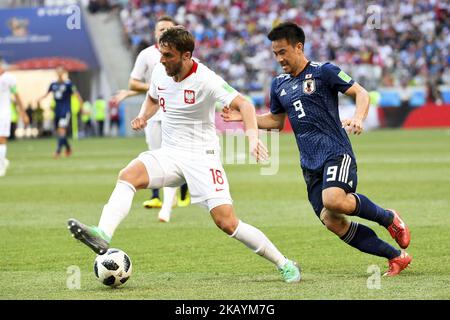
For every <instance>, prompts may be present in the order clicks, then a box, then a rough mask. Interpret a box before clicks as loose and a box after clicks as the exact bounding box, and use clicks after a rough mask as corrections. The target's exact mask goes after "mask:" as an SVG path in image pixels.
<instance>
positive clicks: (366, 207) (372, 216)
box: [352, 193, 394, 228]
mask: <svg viewBox="0 0 450 320" xmlns="http://www.w3.org/2000/svg"><path fill="white" fill-rule="evenodd" d="M352 194H353V196H355V199H356V208H355V212H354V213H353V214H352V215H354V216H358V217H360V218H363V219H367V220H370V221H374V222H377V223H378V224H380V225H382V226H383V227H385V228H387V227H389V226H390V225H391V224H392V221H393V220H394V214H393V213H392V212H391V211H389V210H386V209H383V208H381V207H379V206H377V205H376V204H375V203H373V202H372V201H370V200H369V198H367V197H366V196H365V195H363V194H359V193H352Z"/></svg>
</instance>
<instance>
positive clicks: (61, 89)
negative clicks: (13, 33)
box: [38, 67, 83, 159]
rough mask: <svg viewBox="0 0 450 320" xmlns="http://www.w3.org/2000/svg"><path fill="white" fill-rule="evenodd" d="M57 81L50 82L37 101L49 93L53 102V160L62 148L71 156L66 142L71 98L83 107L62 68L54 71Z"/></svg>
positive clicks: (70, 112)
mask: <svg viewBox="0 0 450 320" xmlns="http://www.w3.org/2000/svg"><path fill="white" fill-rule="evenodd" d="M56 74H57V76H58V80H57V81H55V82H52V83H51V84H50V87H49V88H48V91H47V93H46V94H45V95H43V96H42V97H41V98H39V99H38V103H40V101H41V100H43V99H44V98H45V97H47V95H48V94H49V93H50V92H51V93H53V98H54V101H55V110H54V112H55V118H54V123H55V129H56V133H57V138H58V143H57V148H56V151H55V154H54V156H53V157H54V158H55V159H58V158H59V157H60V156H61V151H62V148H63V147H65V148H66V151H65V155H66V156H67V157H68V156H70V155H71V154H72V148H71V147H70V144H69V141H68V140H67V131H68V129H69V127H70V119H71V114H72V107H71V97H72V94H74V95H76V97H77V99H78V101H79V103H80V106H82V105H83V99H82V98H81V96H80V94H79V93H78V91H77V90H76V88H75V86H74V85H73V84H72V82H71V81H70V79H66V78H65V74H66V71H65V70H64V68H63V67H58V68H57V69H56Z"/></svg>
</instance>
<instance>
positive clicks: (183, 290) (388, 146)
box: [0, 130, 450, 299]
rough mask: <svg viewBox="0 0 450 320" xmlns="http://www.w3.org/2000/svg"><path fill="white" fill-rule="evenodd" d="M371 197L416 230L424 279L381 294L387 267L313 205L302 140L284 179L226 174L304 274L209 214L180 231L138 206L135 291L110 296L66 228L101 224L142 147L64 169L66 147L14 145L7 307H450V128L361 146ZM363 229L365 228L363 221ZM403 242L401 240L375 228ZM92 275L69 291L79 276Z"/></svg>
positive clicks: (119, 148)
mask: <svg viewBox="0 0 450 320" xmlns="http://www.w3.org/2000/svg"><path fill="white" fill-rule="evenodd" d="M352 142H353V146H354V150H355V153H356V157H357V161H358V169H359V175H358V178H359V179H358V181H359V182H358V192H360V193H363V194H365V195H367V196H368V197H369V198H370V199H372V200H373V201H374V202H376V203H377V204H379V205H381V206H384V207H387V208H395V209H397V210H399V211H400V213H402V216H403V217H404V219H405V221H406V222H407V223H408V225H409V226H410V229H411V232H412V241H411V245H410V248H409V249H408V252H409V253H410V254H411V255H412V256H413V258H414V260H413V263H412V267H410V268H408V269H406V270H405V271H404V272H403V273H402V274H401V275H400V276H398V277H395V278H389V279H386V278H382V279H381V288H380V289H368V287H367V281H368V277H370V276H371V274H370V273H368V272H367V269H368V267H369V266H371V265H376V266H378V267H379V268H380V271H381V273H383V272H384V271H385V270H386V268H387V261H386V260H385V259H383V258H379V257H375V256H370V255H367V254H363V253H361V252H359V251H357V250H355V249H353V248H351V247H350V246H348V245H346V244H345V243H343V242H342V241H340V240H339V239H338V238H337V237H336V236H335V235H333V234H332V233H330V232H328V231H327V230H326V229H325V227H324V226H322V224H321V223H320V222H319V220H318V219H317V218H316V216H315V214H314V212H313V211H312V208H311V207H310V205H309V203H308V201H307V194H306V186H305V183H304V181H303V177H302V175H301V171H300V168H299V165H298V152H297V149H296V145H295V141H294V138H293V136H292V135H282V136H281V137H280V169H279V172H278V174H277V175H272V176H262V175H260V174H259V167H257V166H254V165H253V166H249V165H239V166H238V165H227V166H226V167H225V168H226V171H227V175H228V179H229V182H230V185H231V192H232V196H233V198H234V203H235V209H236V212H237V214H238V216H239V217H240V218H241V219H242V220H243V221H245V222H247V223H250V224H252V225H255V226H257V227H258V228H260V229H261V230H262V231H263V232H265V234H266V235H267V236H268V237H269V238H270V239H271V240H272V241H273V242H274V243H275V244H276V246H277V247H278V248H279V249H280V250H281V251H282V252H283V253H284V254H286V255H287V256H288V257H290V258H293V259H295V260H297V261H298V262H299V263H300V265H301V267H302V271H303V272H302V276H303V280H302V281H301V282H300V283H299V284H285V283H283V282H282V281H281V279H280V276H279V274H278V273H277V271H276V270H275V268H274V266H273V265H272V264H270V263H269V262H267V261H265V260H264V259H262V258H260V257H259V256H257V255H255V254H253V253H252V252H251V251H249V249H247V248H246V247H245V246H244V245H242V244H241V243H239V242H237V241H236V240H234V239H229V238H228V237H227V235H225V234H224V233H222V232H221V231H220V230H219V229H218V228H217V227H215V225H214V223H213V222H212V220H211V218H210V217H209V215H208V213H207V212H206V211H205V210H204V209H202V208H200V207H198V206H194V205H191V206H189V207H187V208H175V209H174V211H173V216H172V221H171V222H170V223H169V224H162V223H160V222H158V221H157V213H158V210H157V209H151V210H148V209H144V208H142V206H141V204H142V202H143V201H144V200H145V199H146V198H147V197H148V196H149V194H150V192H149V191H140V192H138V193H137V195H136V196H135V199H134V202H133V207H132V210H131V213H130V214H129V215H128V217H127V218H126V219H125V220H124V222H123V223H122V224H121V226H120V227H119V228H118V230H117V231H116V234H115V236H114V239H113V241H112V247H116V248H121V249H123V250H124V251H126V252H127V253H128V254H129V255H130V257H131V259H132V262H133V274H132V276H131V278H130V280H129V281H128V282H127V283H126V284H125V285H124V286H122V287H120V288H118V289H110V288H108V287H106V286H104V285H102V284H101V283H100V282H98V281H97V280H96V279H95V276H94V272H93V261H94V258H95V254H94V253H92V251H90V250H89V249H88V248H87V247H85V246H84V245H82V244H81V243H79V242H76V241H75V240H74V239H72V237H71V236H70V234H69V232H68V230H67V229H66V221H67V219H68V218H70V217H75V218H77V219H79V220H80V221H82V222H85V223H88V224H97V222H98V220H99V217H100V213H101V210H102V207H103V205H104V204H105V203H106V201H107V200H108V198H109V196H110V193H111V191H112V189H113V187H114V184H115V179H116V176H117V173H118V171H119V170H120V169H121V168H122V167H124V166H125V165H126V164H127V163H128V161H129V160H131V159H133V158H134V157H135V156H136V155H137V154H138V153H139V152H141V151H142V150H144V149H145V147H146V145H145V143H144V140H143V138H130V139H108V138H105V139H88V140H81V141H79V142H76V143H74V155H73V157H71V158H68V159H66V158H62V159H59V160H54V159H52V158H51V156H52V153H53V151H54V147H55V143H56V142H55V141H54V140H25V141H17V142H13V143H10V144H9V146H8V158H9V159H10V160H11V166H10V169H9V170H8V173H7V175H6V176H5V177H3V178H0V243H1V246H0V256H1V264H0V271H1V274H2V276H1V278H0V279H1V280H0V299H449V298H450V294H449V290H448V288H449V287H450V268H449V265H450V231H449V230H450V219H449V218H450V130H417V131H391V130H386V131H377V132H371V133H366V134H364V135H361V136H359V137H352ZM357 220H359V221H361V220H360V219H357ZM364 223H366V224H367V225H370V226H371V227H372V228H373V229H374V230H375V231H376V233H377V234H378V235H379V236H380V237H381V238H383V239H384V240H387V241H388V242H389V243H391V244H395V242H394V241H393V240H392V239H391V238H390V236H389V234H388V232H387V231H386V230H385V229H384V228H382V227H380V226H378V225H377V224H375V223H372V222H367V221H364ZM70 266H78V267H79V268H80V270H81V289H79V290H73V289H72V290H70V289H68V288H67V285H66V281H67V279H68V277H69V276H70V274H69V273H67V270H68V267H70Z"/></svg>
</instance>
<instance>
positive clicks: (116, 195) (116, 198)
mask: <svg viewBox="0 0 450 320" xmlns="http://www.w3.org/2000/svg"><path fill="white" fill-rule="evenodd" d="M135 193H136V189H135V188H134V186H133V185H132V184H131V183H129V182H127V181H124V180H118V181H117V184H116V187H115V188H114V191H113V192H112V194H111V197H110V198H109V201H108V203H107V204H105V206H104V207H103V211H102V216H101V217H100V222H99V223H98V227H99V228H100V229H102V230H103V231H104V232H105V233H106V234H107V235H108V236H109V237H112V236H113V234H114V231H115V230H116V228H117V227H118V226H119V224H120V223H121V222H122V220H123V219H124V218H125V217H126V216H127V215H128V213H129V212H130V209H131V204H132V202H133V198H134V194H135Z"/></svg>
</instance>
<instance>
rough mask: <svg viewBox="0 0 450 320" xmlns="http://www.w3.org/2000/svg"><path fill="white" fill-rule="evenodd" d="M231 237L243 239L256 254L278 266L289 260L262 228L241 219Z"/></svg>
mask: <svg viewBox="0 0 450 320" xmlns="http://www.w3.org/2000/svg"><path fill="white" fill-rule="evenodd" d="M230 237H232V238H235V239H237V240H239V241H241V242H242V243H243V244H245V245H246V246H247V247H248V248H250V249H252V250H253V251H254V252H255V253H256V254H258V255H260V256H262V257H264V258H266V259H267V260H269V261H271V262H273V263H274V264H275V265H276V266H277V267H278V268H281V267H282V266H284V265H285V263H286V262H287V259H286V257H285V256H284V255H283V254H282V253H281V252H280V251H279V250H278V249H277V248H276V247H275V245H274V244H273V243H272V241H270V240H269V238H267V237H266V235H265V234H264V233H262V231H261V230H259V229H257V228H255V227H253V226H251V225H249V224H246V223H244V222H242V221H240V220H239V224H238V226H237V228H236V230H235V231H234V233H233V234H232V235H231V236H230Z"/></svg>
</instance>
